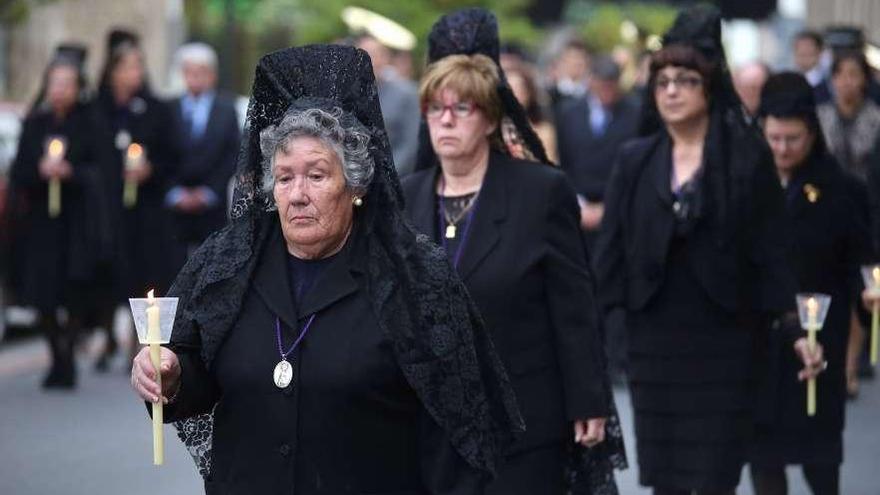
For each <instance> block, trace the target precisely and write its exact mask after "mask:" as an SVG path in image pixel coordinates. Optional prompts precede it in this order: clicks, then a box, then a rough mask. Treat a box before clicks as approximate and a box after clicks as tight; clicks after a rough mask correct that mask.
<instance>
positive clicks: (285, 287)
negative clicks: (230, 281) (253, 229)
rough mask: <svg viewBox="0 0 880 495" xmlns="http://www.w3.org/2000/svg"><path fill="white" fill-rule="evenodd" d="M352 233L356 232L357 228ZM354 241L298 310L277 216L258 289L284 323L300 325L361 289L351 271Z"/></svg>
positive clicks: (260, 266)
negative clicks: (351, 253) (303, 319)
mask: <svg viewBox="0 0 880 495" xmlns="http://www.w3.org/2000/svg"><path fill="white" fill-rule="evenodd" d="M352 234H353V235H354V230H353V232H352ZM350 241H351V240H349V242H346V244H345V246H343V248H342V251H341V252H340V253H339V255H338V256H336V257H334V259H333V261H332V262H330V264H329V265H328V266H327V267H326V268H325V269H324V271H323V272H322V273H321V274H320V275H319V276H318V279H317V280H316V281H315V284H314V286H313V287H312V288H311V290H309V291H308V292H307V293H306V295H305V298H304V300H303V301H302V304H300V305H299V311H297V307H296V304H295V301H294V297H293V289H292V287H293V284H292V283H291V282H292V281H291V280H289V276H288V273H289V270H288V269H287V257H288V256H290V255H289V254H288V252H287V247H286V244H285V242H284V235H283V233H282V231H281V225H280V224H278V222H277V219H276V222H275V225H274V226H273V227H272V232H271V233H270V234H269V238H268V239H267V242H266V244H265V246H263V252H262V254H261V255H260V261H259V262H258V263H257V268H256V271H255V272H254V279H253V287H254V290H255V291H256V292H257V294H259V296H260V297H261V298H262V299H263V301H264V302H265V303H266V306H268V307H269V309H270V310H271V311H272V312H274V313H275V314H276V315H277V316H278V317H279V318H281V320H282V321H284V323H286V324H287V325H288V326H290V327H294V328H295V327H298V326H299V325H298V323H297V321H298V320H300V319H302V318H305V317H307V316H309V315H312V314H315V313H318V312H319V311H321V310H323V309H325V308H327V307H329V306H331V305H332V304H333V303H335V302H337V301H339V300H340V299H342V298H344V297H346V296H348V295H349V294H352V293H353V292H355V291H356V290H357V288H358V286H357V283H356V282H355V280H354V278H353V277H352V274H351V270H352V266H351V263H350V260H351V256H350V252H351V249H350V244H351V242H350ZM355 269H357V268H355Z"/></svg>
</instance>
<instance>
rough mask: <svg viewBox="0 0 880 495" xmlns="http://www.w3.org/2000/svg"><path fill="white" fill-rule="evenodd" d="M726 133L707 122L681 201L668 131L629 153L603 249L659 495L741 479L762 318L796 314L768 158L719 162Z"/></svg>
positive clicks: (612, 194)
mask: <svg viewBox="0 0 880 495" xmlns="http://www.w3.org/2000/svg"><path fill="white" fill-rule="evenodd" d="M717 123H718V121H715V122H713V124H717ZM719 129H720V128H719V127H717V126H716V127H712V126H710V134H709V136H707V141H706V144H705V148H704V150H705V151H704V159H703V164H702V166H701V169H700V170H699V171H698V173H697V174H696V175H695V177H694V178H693V179H691V181H689V182H688V183H687V184H686V185H685V186H684V187H682V189H681V190H679V191H675V192H673V191H672V190H671V189H672V188H671V179H670V178H671V173H672V142H671V139H670V138H669V136H668V135H667V134H666V133H665V132H662V131H661V132H659V133H657V134H654V135H652V136H649V137H646V138H641V139H638V140H635V141H632V142H631V143H630V144H629V145H628V146H627V147H625V148H624V149H623V150H622V152H621V157H620V160H619V161H618V163H617V165H616V166H615V169H614V172H613V174H612V178H611V183H610V187H609V191H608V194H607V202H606V214H605V218H604V219H603V224H602V228H601V231H600V236H599V240H598V244H597V252H596V258H595V266H596V273H597V277H598V280H599V295H600V297H601V298H602V300H603V303H604V306H605V308H606V311H608V310H610V309H613V308H617V307H624V308H625V309H626V313H627V320H626V328H627V331H628V339H629V345H630V348H629V361H630V371H629V379H630V387H631V393H632V402H633V409H634V413H635V430H636V441H637V452H638V459H639V479H640V482H641V483H642V484H643V485H647V486H653V487H659V488H663V489H681V490H729V489H731V488H733V487H735V486H736V485H737V484H738V483H739V477H740V472H741V471H742V467H743V465H744V462H745V458H746V449H747V447H748V439H749V433H750V429H751V421H752V411H751V404H752V398H753V392H754V383H753V379H754V373H755V372H756V368H755V366H754V364H755V363H754V359H755V355H754V352H753V349H754V345H755V342H756V339H757V337H759V336H760V335H761V332H762V330H763V328H764V326H763V325H762V324H760V321H761V320H762V318H760V317H759V316H760V315H761V314H762V313H763V312H768V313H769V312H771V311H772V310H773V309H777V310H778V309H780V308H785V307H787V306H793V292H794V291H793V287H792V284H791V283H790V282H789V280H788V272H787V268H786V264H785V259H784V256H785V253H786V250H785V249H784V246H785V243H784V239H785V237H784V229H782V228H780V225H779V224H778V222H777V219H778V218H780V217H779V212H781V211H782V208H783V205H782V197H781V194H780V190H779V184H778V181H777V180H776V177H775V174H774V172H773V169H772V161H769V160H770V156H769V154H765V153H764V151H765V150H766V148H764V147H762V146H761V144H760V142H759V141H758V140H757V137H751V136H745V137H747V138H748V139H749V140H750V141H751V140H752V139H754V141H752V142H743V143H739V146H738V147H737V148H736V152H733V153H731V155H727V156H725V152H724V151H723V150H724V146H722V145H721V144H720V143H719V140H720V139H722V138H721V136H719V135H718V134H717V132H718V130H719ZM747 145H748V146H747ZM725 158H727V159H729V160H730V161H729V162H727V163H728V164H729V165H728V169H727V171H726V172H722V171H723V170H724V167H725V161H724V160H725ZM725 176H726V178H724V179H723V182H722V181H720V180H719V178H721V177H725ZM722 190H726V191H727V192H728V194H719V191H722ZM725 196H727V197H730V198H734V199H735V200H734V201H730V202H728V203H727V204H726V205H725V204H723V203H722V202H721V201H719V199H718V198H719V197H725ZM722 211H727V212H736V216H735V217H734V216H727V215H722V214H721V212H722ZM726 226H727V227H726ZM781 226H782V227H784V224H782V225H781Z"/></svg>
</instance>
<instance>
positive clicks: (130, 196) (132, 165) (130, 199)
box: [122, 143, 144, 208]
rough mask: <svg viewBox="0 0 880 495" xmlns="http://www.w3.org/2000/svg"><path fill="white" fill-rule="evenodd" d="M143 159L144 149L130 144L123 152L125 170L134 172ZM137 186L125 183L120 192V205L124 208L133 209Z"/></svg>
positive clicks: (135, 144) (130, 182) (135, 183)
mask: <svg viewBox="0 0 880 495" xmlns="http://www.w3.org/2000/svg"><path fill="white" fill-rule="evenodd" d="M143 159H144V147H143V146H141V145H139V144H137V143H131V144H129V145H128V149H126V150H125V170H126V171H130V170H134V169H136V168H138V167H140V166H141V164H142V163H143ZM137 193H138V185H137V182H135V181H133V180H128V179H127V180H126V181H125V189H124V190H123V192H122V203H123V204H124V205H125V207H126V208H133V207H134V206H135V205H136V204H137Z"/></svg>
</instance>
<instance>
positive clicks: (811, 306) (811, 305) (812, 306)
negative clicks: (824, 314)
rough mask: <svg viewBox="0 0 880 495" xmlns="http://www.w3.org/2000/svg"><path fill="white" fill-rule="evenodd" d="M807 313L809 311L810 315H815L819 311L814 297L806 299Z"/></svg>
mask: <svg viewBox="0 0 880 495" xmlns="http://www.w3.org/2000/svg"><path fill="white" fill-rule="evenodd" d="M807 311H809V312H810V314H816V313H817V312H818V311H819V303H818V302H816V298H815V297H811V298H809V299H807Z"/></svg>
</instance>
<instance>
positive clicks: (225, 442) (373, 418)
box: [132, 45, 522, 495]
mask: <svg viewBox="0 0 880 495" xmlns="http://www.w3.org/2000/svg"><path fill="white" fill-rule="evenodd" d="M316 139H318V140H320V141H316ZM309 143H312V144H315V143H318V144H319V145H320V143H324V146H323V147H321V146H319V147H318V148H316V149H312V151H314V153H311V154H308V153H307V154H306V155H300V154H299V153H300V152H301V151H302V150H303V149H305V148H303V146H306V147H308V146H310V144H309ZM315 150H317V151H315ZM335 150H339V151H335ZM299 156H308V157H311V158H309V159H307V160H304V161H303V160H299V158H296V157H299ZM327 156H329V157H330V158H327V159H325V158H322V157H327ZM292 157H293V158H292ZM334 157H335V158H334ZM337 159H338V160H339V161H341V166H342V169H341V170H342V171H341V172H340V169H339V168H338V167H339V165H340V164H339V163H338V162H337ZM291 160H293V162H294V164H293V165H290V163H291ZM304 169H305V170H307V173H301V172H302V170H304ZM340 173H342V174H344V175H345V183H346V188H345V189H344V190H342V191H341V192H340V191H338V190H337V192H335V193H333V195H332V198H335V199H333V201H329V200H328V198H331V196H328V195H327V189H325V187H327V184H329V183H331V182H334V181H336V182H338V181H339V180H341V179H339V175H338V174H340ZM334 183H335V182H334ZM283 191H291V192H290V194H289V195H288V196H282V195H281V193H282V192H283ZM284 198H288V199H284ZM322 198H323V199H322ZM332 198H331V199H332ZM339 198H342V199H341V200H339ZM281 199H284V201H281ZM325 200H328V201H325ZM331 204H332V208H330V209H327V208H323V206H328V205H331ZM276 208H277V210H278V212H276V211H274V210H275V209H276ZM290 211H293V212H294V214H293V216H287V213H286V212H290ZM297 211H299V212H300V213H296V212H297ZM279 212H280V213H279ZM305 212H312V213H313V214H314V215H315V217H314V218H316V219H318V220H317V222H318V224H319V225H320V226H323V227H327V229H329V230H333V231H334V232H341V233H342V235H341V236H339V242H338V243H336V244H335V247H333V249H330V250H327V251H324V252H322V253H321V254H320V255H307V256H305V255H303V254H302V253H303V252H307V251H308V249H306V248H305V247H304V246H308V243H306V242H305V241H303V239H302V238H301V237H298V236H300V234H298V233H297V232H299V231H300V230H299V227H302V228H303V229H304V230H303V231H308V232H312V230H309V228H310V226H314V222H313V219H312V218H311V217H307V216H305ZM232 214H233V219H232V221H231V222H230V224H229V225H228V226H227V227H226V228H224V229H223V230H221V231H219V232H217V233H215V234H214V235H212V236H211V237H210V238H209V239H208V240H207V241H205V243H204V244H203V245H202V246H201V247H200V248H199V249H198V250H197V251H196V252H195V253H194V254H193V256H192V257H191V258H190V260H189V261H188V262H187V264H186V266H185V267H184V268H183V270H182V271H181V273H180V274H179V275H178V277H177V279H176V281H175V283H174V284H173V286H172V288H171V291H170V294H171V295H173V296H177V297H179V298H180V304H179V309H178V314H177V319H176V320H175V327H174V331H173V335H172V337H171V344H170V345H169V346H168V348H167V349H163V354H164V356H163V366H162V370H161V372H162V374H163V380H162V385H163V389H162V390H159V387H158V386H157V385H156V382H155V381H154V380H153V376H154V371H153V369H152V365H150V364H149V358H148V357H145V356H144V355H143V354H142V355H139V356H138V357H137V358H136V360H135V363H134V367H133V369H132V385H133V387H134V388H135V390H136V391H137V393H138V395H139V396H140V397H142V398H145V399H147V400H159V399H160V397H161V398H162V399H163V400H167V402H168V406H167V408H166V417H165V419H166V420H167V421H176V425H177V427H178V431H179V435H180V437H181V439H182V440H183V441H184V443H185V444H186V446H187V448H188V449H189V450H190V452H191V453H192V454H193V456H194V457H195V459H196V462H197V465H198V467H199V470H200V472H201V474H202V475H203V476H204V478H205V482H206V489H207V491H208V493H223V494H229V493H242V494H245V493H248V494H250V493H280V492H290V491H293V492H295V493H298V494H319V493H333V494H341V493H351V494H359V493H401V494H413V495H415V494H423V493H431V494H441V493H442V494H447V493H449V494H452V493H455V494H474V495H476V494H479V493H481V492H482V486H483V485H484V483H485V482H486V480H487V479H488V478H489V477H490V476H491V474H492V473H493V472H494V471H495V469H496V463H497V461H498V459H499V457H500V455H501V453H502V452H503V449H504V448H505V446H506V445H507V444H508V443H509V442H510V440H511V438H512V436H513V434H515V433H516V432H518V431H520V430H521V429H522V420H521V419H520V417H519V413H518V410H517V407H516V404H515V399H514V397H513V394H512V392H511V390H510V386H509V384H508V381H507V378H506V375H505V373H504V371H503V369H502V367H501V364H500V361H499V360H498V358H497V356H496V354H495V352H494V350H493V346H492V344H491V341H490V340H489V339H488V336H487V334H486V332H485V330H484V329H483V325H482V322H481V320H480V318H479V316H478V314H477V312H476V310H475V308H474V305H473V303H472V302H471V301H470V299H469V297H468V296H467V294H466V291H465V289H464V287H463V285H462V284H461V282H460V281H459V280H458V278H457V277H456V276H455V275H454V273H453V271H452V269H451V268H450V266H449V264H448V262H447V261H446V259H445V256H444V255H443V253H442V252H441V251H440V250H439V249H437V248H436V247H435V246H433V245H432V244H431V243H429V242H428V241H427V239H425V238H424V236H419V235H417V234H416V233H415V232H414V231H413V230H412V228H411V227H410V226H409V224H408V223H407V222H406V221H405V220H404V217H403V213H402V211H401V195H400V189H399V184H398V181H397V176H396V172H395V169H394V164H393V161H392V157H391V152H390V147H389V143H388V139H387V136H386V134H385V130H384V126H383V121H382V115H381V113H380V108H379V103H378V98H377V93H376V84H375V80H374V76H373V70H372V68H371V67H370V62H369V58H368V56H367V55H366V53H365V52H363V51H361V50H357V49H354V48H351V47H342V46H319V45H315V46H307V47H302V48H291V49H286V50H282V51H279V52H275V53H271V54H269V55H266V56H264V57H263V58H262V59H261V60H260V62H259V64H258V66H257V70H256V76H255V80H254V86H253V94H252V98H251V101H250V106H249V109H248V119H247V129H246V135H245V138H244V140H243V144H242V148H241V155H240V159H239V172H238V175H237V182H236V189H235V198H234V205H233V212H232ZM280 214H282V217H279V215H280ZM279 219H280V221H279ZM321 219H323V220H321ZM325 221H326V222H325ZM340 222H341V225H342V227H343V230H341V231H339V230H338V228H337V227H338V226H339V225H340ZM279 223H280V224H281V225H280V227H279ZM346 223H347V226H348V230H347V231H346V230H345V226H346ZM306 227H309V228H306ZM329 230H328V231H329ZM318 231H321V232H323V231H324V230H323V228H321V229H318ZM285 247H286V248H287V249H286V250H285V249H284V248H285ZM309 314H311V316H309ZM273 322H274V323H273ZM312 327H314V328H313V329H312V330H311V332H310V333H308V334H306V332H307V331H308V329H309V328H312ZM300 328H302V329H303V330H299V329H300ZM297 335H299V339H297V338H296V337H297ZM276 338H277V342H276ZM282 342H283V345H282ZM300 343H301V345H300ZM276 344H277V348H276ZM285 348H286V349H288V350H287V352H285V351H284V349H285ZM279 353H280V354H281V356H280V358H281V361H279V362H278V364H277V365H276V366H275V372H274V373H273V371H272V366H271V365H272V364H274V362H275V361H277V360H278V359H279ZM284 363H287V365H285V364H284ZM291 366H292V374H290V373H288V371H291V368H290V367H291ZM281 368H284V369H283V370H281V371H283V373H279V371H278V370H279V369H281ZM285 370H286V371H285Z"/></svg>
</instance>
